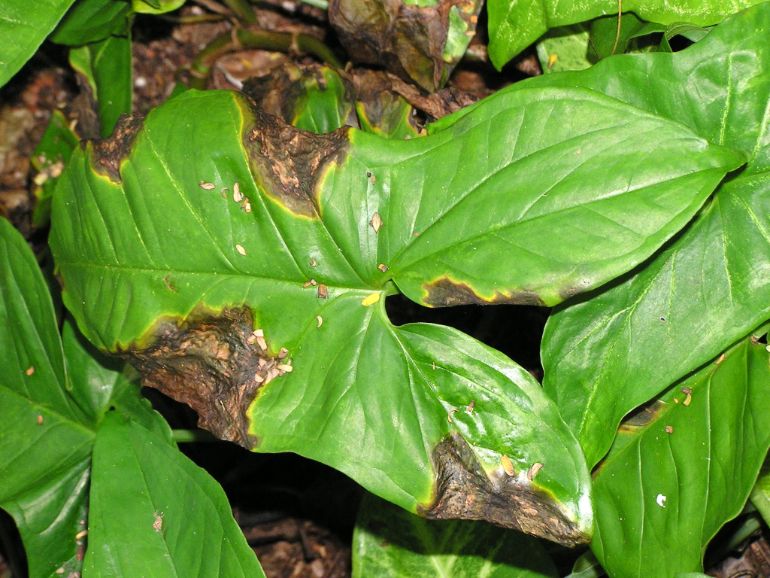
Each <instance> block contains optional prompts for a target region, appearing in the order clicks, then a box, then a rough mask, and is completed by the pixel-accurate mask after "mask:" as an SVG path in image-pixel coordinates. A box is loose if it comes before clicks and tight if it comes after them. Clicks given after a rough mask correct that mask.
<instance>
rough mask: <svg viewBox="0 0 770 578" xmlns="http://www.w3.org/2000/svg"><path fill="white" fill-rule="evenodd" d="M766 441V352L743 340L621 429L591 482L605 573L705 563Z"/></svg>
mask: <svg viewBox="0 0 770 578" xmlns="http://www.w3.org/2000/svg"><path fill="white" fill-rule="evenodd" d="M768 446H770V365H769V364H768V355H767V351H766V350H765V348H764V346H762V345H757V344H753V343H751V341H750V340H744V341H742V342H741V343H740V344H739V345H737V346H735V347H734V348H732V349H731V350H729V351H727V352H726V353H725V354H724V355H722V356H720V357H719V358H718V359H717V360H716V361H715V362H714V363H712V364H710V365H707V366H705V367H704V368H703V369H701V370H700V371H698V372H697V373H695V374H694V375H693V376H691V377H689V378H688V379H686V380H684V381H682V382H680V383H678V384H677V385H676V387H673V388H671V389H670V390H669V391H668V392H666V394H665V395H663V396H661V397H660V399H659V400H658V401H657V402H656V405H654V406H652V407H651V408H650V409H647V410H645V412H644V413H642V414H641V415H640V419H639V420H638V421H637V420H632V423H629V424H627V425H624V426H623V427H622V428H621V430H620V433H619V434H618V438H617V440H616V442H615V447H614V448H613V450H612V451H611V452H610V454H609V456H608V457H607V459H606V460H605V461H604V462H603V464H602V466H601V467H600V469H599V471H598V473H597V475H596V477H595V480H594V503H595V510H596V517H597V534H596V536H595V539H594V542H593V543H592V548H593V550H594V552H595V553H596V556H597V558H598V559H599V561H600V562H601V563H602V565H603V566H604V568H605V569H606V570H607V572H609V573H610V575H611V576H641V575H644V576H674V575H677V574H678V573H679V572H689V571H700V570H702V569H703V567H702V558H703V551H704V549H705V547H706V544H707V543H708V542H709V540H711V538H712V537H713V536H714V534H716V532H717V530H718V529H719V528H720V527H721V526H722V524H723V523H724V522H725V521H726V520H730V519H731V518H733V517H735V516H736V515H737V514H738V513H739V512H740V511H741V509H742V508H743V505H744V503H745V502H746V499H747V498H748V495H749V492H750V490H751V488H752V486H753V484H754V480H756V478H757V473H758V471H759V467H760V465H761V464H762V461H763V459H764V457H765V455H766V454H767V450H768ZM661 551H665V553H666V554H665V556H661V555H660V552H661Z"/></svg>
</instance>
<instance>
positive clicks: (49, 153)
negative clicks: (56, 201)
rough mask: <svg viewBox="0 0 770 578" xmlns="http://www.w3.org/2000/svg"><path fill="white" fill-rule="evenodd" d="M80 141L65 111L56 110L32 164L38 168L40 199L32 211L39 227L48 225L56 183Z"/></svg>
mask: <svg viewBox="0 0 770 578" xmlns="http://www.w3.org/2000/svg"><path fill="white" fill-rule="evenodd" d="M78 142H79V139H78V137H77V135H76V134H75V133H74V132H73V131H72V129H70V127H69V124H68V122H67V119H66V118H65V116H64V115H63V114H62V113H61V111H58V110H54V111H53V112H52V113H51V120H50V121H49V122H48V126H47V127H46V129H45V133H43V137H42V138H41V139H40V142H39V143H38V144H37V146H36V147H35V150H34V151H33V153H32V157H31V158H30V163H31V164H32V167H33V168H34V169H35V170H36V171H37V174H36V175H35V177H34V179H33V183H34V185H35V187H34V189H33V194H34V195H35V198H36V200H37V203H36V204H35V208H34V211H33V213H32V222H33V224H34V225H35V227H38V228H42V227H45V226H47V225H48V223H49V221H50V218H51V197H52V196H53V190H54V187H55V186H56V182H57V181H58V178H59V176H60V175H61V173H62V171H63V170H64V167H65V166H66V164H67V161H68V160H69V158H70V155H71V154H72V151H73V150H74V149H75V147H76V146H77V145H78Z"/></svg>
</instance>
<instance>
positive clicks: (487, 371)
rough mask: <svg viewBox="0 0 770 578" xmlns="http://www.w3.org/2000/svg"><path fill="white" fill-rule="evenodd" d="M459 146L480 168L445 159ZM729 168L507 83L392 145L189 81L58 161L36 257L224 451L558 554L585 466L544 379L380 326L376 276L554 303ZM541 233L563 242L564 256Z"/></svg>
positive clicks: (593, 279)
mask: <svg viewBox="0 0 770 578" xmlns="http://www.w3.org/2000/svg"><path fill="white" fill-rule="evenodd" d="M567 118H569V119H570V122H565V119H567ZM187 119H196V122H194V123H191V122H188V120H187ZM580 119H582V120H580ZM650 133H655V134H656V136H657V137H659V138H660V142H658V143H656V144H655V146H651V145H649V146H648V145H647V144H646V139H645V138H643V137H644V135H645V134H650ZM581 143H582V144H581ZM478 147H485V148H484V149H483V150H484V151H485V153H486V154H485V155H484V161H483V164H482V165H481V167H474V168H473V170H471V169H470V168H465V167H464V165H459V166H458V163H457V160H458V159H459V158H462V157H464V156H465V157H467V155H468V154H469V151H470V150H473V149H476V148H478ZM640 150H643V151H644V152H645V154H647V155H648V158H647V160H646V164H645V162H642V161H641V160H640V159H642V158H644V157H643V156H642V155H641V153H640ZM597 151H603V154H602V153H601V152H597ZM551 158H553V162H552V168H553V170H552V171H549V172H548V173H541V174H540V175H535V176H534V177H533V175H532V171H531V170H530V167H532V166H534V165H535V164H536V163H537V162H538V161H542V160H543V159H551ZM651 159H652V161H651ZM742 162H743V158H742V155H738V154H735V153H733V152H732V151H730V150H728V149H724V148H721V147H718V146H709V145H707V144H706V143H705V141H703V140H702V139H699V138H694V137H693V136H692V134H691V133H690V132H689V131H688V130H686V129H684V128H683V127H681V125H679V124H676V123H672V122H670V121H666V120H662V119H659V118H657V117H655V116H652V115H650V114H647V113H640V112H639V111H638V110H636V109H634V108H632V107H629V106H626V105H620V104H618V103H617V102H616V101H614V100H611V99H608V98H606V97H603V96H601V95H595V94H593V93H590V92H588V91H573V90H569V89H559V90H555V91H552V90H550V89H548V90H545V91H537V90H536V91H531V92H530V91H520V92H512V91H508V92H504V93H501V94H500V96H498V97H495V98H491V99H489V100H487V101H486V102H485V103H484V104H483V105H479V106H477V107H476V108H475V109H474V112H473V114H468V115H465V116H463V117H462V118H460V119H459V120H458V121H457V122H456V123H454V124H452V125H450V126H449V128H447V129H445V130H442V131H438V132H436V133H435V134H433V135H432V136H430V137H427V138H421V139H414V140H411V141H389V140H385V139H382V138H380V137H377V136H376V135H371V134H367V133H363V132H360V131H355V130H349V131H345V130H342V131H338V132H335V133H332V134H330V135H313V134H309V133H303V132H301V131H298V130H296V129H294V128H292V127H289V126H287V125H283V124H280V123H277V121H276V120H274V119H271V118H268V117H265V116H264V115H260V114H258V113H255V112H254V111H251V110H250V109H249V108H248V106H247V103H246V101H245V100H243V99H241V98H239V97H238V96H237V95H235V94H233V93H222V92H209V93H201V92H195V91H190V92H186V93H184V94H183V95H180V96H178V97H176V98H174V99H172V100H171V101H169V102H168V103H166V104H165V105H163V106H162V107H159V108H158V109H155V110H154V111H153V112H152V113H150V115H149V116H148V118H147V119H146V121H145V122H144V124H143V126H142V127H141V128H140V126H139V124H138V123H137V122H136V121H133V123H128V124H125V125H123V126H122V127H120V128H119V129H118V131H117V135H116V136H115V137H114V138H113V139H111V140H109V141H104V142H102V143H97V144H95V145H92V146H91V147H90V148H89V149H88V150H87V151H85V152H82V151H78V153H76V155H75V156H73V158H72V159H71V161H70V165H69V168H68V171H67V173H66V178H65V179H63V180H62V181H61V184H60V186H59V189H58V190H57V196H56V199H55V203H54V204H55V212H56V214H57V215H56V217H55V220H54V227H53V233H52V246H53V249H54V252H55V256H56V260H57V266H58V268H59V270H60V272H61V274H62V276H63V278H64V284H65V287H66V290H65V296H64V297H65V300H66V303H67V305H68V307H70V309H71V310H72V311H73V314H74V315H75V317H76V318H77V319H78V320H79V322H80V324H81V326H82V327H83V328H84V330H85V331H87V333H88V336H89V338H90V339H91V340H92V341H93V342H94V343H96V344H97V345H98V346H99V347H101V348H104V349H108V350H112V351H116V350H121V351H124V352H126V353H128V354H129V355H131V356H133V358H134V362H135V364H137V365H138V366H139V367H140V368H141V369H142V371H143V372H144V375H145V384H147V385H152V386H154V387H157V388H159V389H161V390H162V391H165V392H167V393H168V394H170V395H172V396H174V397H176V398H177V399H180V400H182V401H185V402H186V403H188V404H189V405H191V406H192V407H193V408H194V409H195V410H196V411H198V413H199V415H200V418H201V423H202V424H203V425H204V427H208V428H209V429H211V430H212V431H214V432H215V433H216V434H217V435H219V436H220V437H223V438H225V439H230V440H233V441H236V442H238V443H241V444H242V445H244V446H246V447H251V448H255V449H256V450H258V451H294V452H297V453H300V454H302V455H305V456H307V457H311V458H314V459H317V460H320V461H323V462H325V463H327V464H330V465H333V466H334V467H336V468H338V469H340V470H342V471H344V472H346V473H347V474H348V475H350V476H352V477H353V478H354V479H356V480H357V481H359V482H360V483H362V484H363V485H364V486H365V487H366V488H367V489H369V490H370V491H372V492H374V493H376V494H378V495H380V496H382V497H385V498H387V499H389V500H391V501H393V502H395V503H397V504H399V505H401V506H403V507H405V508H407V509H409V510H411V511H415V512H420V513H422V514H423V515H426V516H429V517H453V518H462V517H466V518H473V519H476V518H485V519H488V520H490V521H493V522H495V523H498V524H501V525H505V526H509V527H514V528H521V529H524V530H526V531H530V532H533V533H537V534H539V535H544V536H547V537H549V538H552V539H555V540H557V541H562V542H564V543H566V544H574V543H577V542H580V541H583V540H585V539H586V538H587V536H588V535H589V534H590V525H591V514H590V504H589V499H588V494H587V486H588V477H587V473H586V471H585V469H584V466H583V464H582V456H581V455H580V452H579V451H578V450H577V448H576V446H575V444H574V441H573V440H572V439H571V437H570V435H569V434H568V433H567V432H566V430H565V429H564V427H563V424H562V422H561V419H560V418H559V416H558V415H557V414H556V413H555V412H554V411H553V407H552V406H551V405H550V403H549V402H548V401H547V400H546V399H545V398H544V396H543V395H542V391H541V389H540V387H539V385H538V384H537V383H536V382H535V381H534V380H533V379H532V378H531V377H530V376H529V374H528V373H527V372H525V371H523V370H522V369H521V368H519V367H518V366H516V365H515V364H514V363H513V362H511V361H510V360H509V359H507V358H505V357H504V356H501V355H500V354H499V353H497V352H494V351H493V350H490V349H489V348H487V347H485V346H483V345H481V344H479V343H478V342H476V341H474V340H472V339H470V338H469V337H467V336H464V335H463V334H461V333H458V332H456V331H454V330H450V329H448V328H444V327H440V326H430V325H424V324H417V325H409V326H404V327H394V326H393V325H392V324H391V323H390V322H389V320H388V319H387V316H386V314H385V310H384V301H385V297H386V296H387V295H388V294H391V293H392V292H393V291H395V287H394V284H393V283H392V282H391V280H392V281H394V282H395V286H397V287H398V288H399V289H401V290H402V291H404V292H405V293H406V294H407V295H408V296H410V297H412V298H413V299H415V300H418V301H421V302H424V303H428V304H432V305H446V304H454V303H461V302H468V301H471V302H474V301H475V302H491V301H494V300H495V299H494V296H495V294H496V293H499V294H500V296H499V297H498V300H501V301H513V302H535V301H536V302H545V303H556V302H559V301H560V300H562V299H564V298H565V297H566V296H567V295H569V294H572V293H574V292H576V291H581V290H585V289H588V288H591V287H594V286H596V285H599V284H601V283H603V282H605V281H606V280H608V279H609V278H611V277H612V276H614V275H617V274H618V273H619V272H622V271H624V270H627V269H628V268H629V267H632V266H634V265H635V264H636V263H638V262H639V260H641V259H644V258H646V257H647V256H648V255H649V254H650V253H651V252H653V251H654V250H655V249H656V248H657V247H659V246H660V244H661V243H662V242H664V241H665V239H666V238H667V237H668V236H670V235H672V234H673V233H674V232H676V231H677V230H678V229H679V228H680V227H681V226H683V225H684V224H685V223H686V222H687V221H688V220H689V219H690V218H691V217H692V215H693V214H694V213H695V211H697V210H698V208H699V207H700V205H701V204H702V202H703V200H704V199H705V197H706V196H707V195H708V194H709V193H710V192H711V190H712V189H713V187H714V186H716V184H717V183H718V182H719V180H721V178H722V175H723V174H724V172H725V171H727V170H730V169H732V168H736V167H737V166H739V165H740V164H741V163H742ZM589 181H590V184H589ZM629 183H630V184H629ZM236 184H237V187H236ZM514 192H515V193H516V194H514ZM502 201H505V203H503V202H502ZM456 207H462V211H459V210H458V211H454V212H453V209H454V208H456ZM375 215H376V216H375ZM578 216H581V217H585V219H586V224H585V225H583V226H581V227H579V228H578V227H575V226H571V225H569V224H570V223H573V222H575V219H576V218H577V217H578ZM535 222H537V223H538V224H539V226H540V227H544V226H546V225H553V226H554V227H557V226H562V227H565V228H567V227H569V228H568V229H565V233H564V234H565V235H569V237H570V239H571V242H572V244H571V245H570V246H569V250H566V249H565V248H564V247H563V239H558V238H554V235H553V234H552V233H551V234H549V235H548V236H547V237H548V238H546V237H545V236H544V234H543V233H538V232H537V229H538V227H537V226H535V224H534V223H535ZM504 228H506V230H505V231H502V229H504ZM601 236H604V237H606V238H602V239H601V241H600V240H599V237H601ZM516 243H518V244H519V245H520V247H517V246H516ZM537 244H539V245H540V246H541V247H542V249H541V250H540V251H541V254H542V255H541V257H540V258H538V259H535V258H534V257H532V256H531V255H530V254H529V251H531V250H532V247H534V246H536V245H537ZM501 247H504V248H505V251H504V252H501V251H500V249H501ZM501 255H503V258H501ZM493 260H494V262H493ZM461 268H462V270H461ZM452 279H454V280H455V281H452ZM458 279H459V280H458ZM137 303H141V306H140V307H137V306H136V304H137ZM105 312H108V313H107V314H105ZM254 330H259V331H261V333H257V334H254V335H252V331H254ZM258 339H262V340H264V341H263V342H262V343H260V342H259V341H258ZM385 359H387V362H384V361H383V360H385ZM434 366H435V369H434ZM429 369H430V372H429V371H428V370H429ZM271 380H272V381H271ZM268 382H269V383H268ZM190 384H195V386H194V387H190ZM514 400H515V401H514ZM474 407H475V408H476V409H474ZM463 408H466V409H467V411H465V410H463ZM455 410H457V411H455ZM378 416H379V417H378ZM289 423H291V424H292V427H287V424H289ZM351 436H355V437H358V438H361V437H363V438H364V439H366V440H370V442H371V443H370V447H362V446H357V447H356V448H352V449H351V448H350V447H349V444H348V443H347V440H349V439H350V437H351ZM393 439H399V440H400V441H399V444H398V445H397V446H394V445H393V444H392V442H391V441H389V440H393ZM537 464H540V465H542V470H540V471H539V470H538V468H539V467H540V466H538V465H537ZM538 471H539V473H538ZM450 472H451V475H450ZM527 474H529V475H527ZM449 478H451V479H452V480H454V482H453V483H449V482H447V480H448V479H449ZM458 480H459V482H458ZM444 482H446V483H444ZM455 482H456V483H455ZM469 493H473V494H477V500H476V501H475V502H467V501H466V500H465V499H464V497H463V496H465V495H467V494H469Z"/></svg>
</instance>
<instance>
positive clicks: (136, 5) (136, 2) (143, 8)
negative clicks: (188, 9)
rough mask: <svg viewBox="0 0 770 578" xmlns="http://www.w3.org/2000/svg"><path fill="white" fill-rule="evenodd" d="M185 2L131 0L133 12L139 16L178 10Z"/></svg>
mask: <svg viewBox="0 0 770 578" xmlns="http://www.w3.org/2000/svg"><path fill="white" fill-rule="evenodd" d="M184 3H185V0H131V6H132V7H133V9H134V12H137V13H139V14H164V13H166V12H171V11H173V10H176V9H177V8H180V7H181V6H182V5H184Z"/></svg>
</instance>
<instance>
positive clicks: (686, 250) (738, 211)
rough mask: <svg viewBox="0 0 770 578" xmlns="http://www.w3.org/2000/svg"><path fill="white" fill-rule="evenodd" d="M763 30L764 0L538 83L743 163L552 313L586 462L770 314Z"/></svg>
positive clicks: (565, 405) (558, 371) (546, 354)
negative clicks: (650, 122)
mask: <svg viewBox="0 0 770 578" xmlns="http://www.w3.org/2000/svg"><path fill="white" fill-rule="evenodd" d="M768 28H770V4H768V3H766V4H763V5H761V6H757V7H755V8H752V9H750V10H748V11H746V12H743V13H741V14H739V15H737V16H735V17H733V18H732V19H730V20H729V21H727V22H725V23H724V24H722V25H721V26H719V27H717V28H716V29H715V30H713V31H712V32H711V33H710V34H709V35H708V36H707V37H706V38H705V39H704V40H703V41H701V42H699V43H698V44H696V45H694V46H693V47H691V48H689V49H687V50H685V51H682V52H679V53H676V54H648V55H639V56H634V57H632V56H619V57H615V58H610V59H607V60H605V61H602V62H601V63H599V64H598V65H596V66H595V67H593V68H592V69H590V70H587V71H584V72H578V73H568V74H558V75H557V74H554V75H550V77H549V78H548V79H545V78H544V79H543V80H544V81H545V82H546V83H547V84H548V85H551V84H557V85H568V86H576V85H577V86H585V87H587V88H591V89H593V90H597V91H601V92H604V93H606V94H608V95H610V96H612V97H614V98H617V99H619V100H622V101H625V102H628V103H629V104H631V105H634V106H636V107H639V108H641V109H644V110H647V111H655V112H656V113H658V114H661V115H664V116H667V117H669V118H671V119H678V120H679V121H680V122H683V123H686V124H687V125H688V126H690V127H691V128H692V129H693V130H695V131H697V132H698V133H699V134H701V135H702V136H703V137H704V138H707V139H709V140H711V141H712V142H717V143H721V144H726V145H728V146H731V147H734V148H735V149H737V150H742V151H744V152H745V153H746V155H747V156H748V158H749V159H750V161H749V164H748V166H747V167H746V168H745V169H744V171H743V172H742V173H741V174H740V175H738V176H735V177H734V178H732V179H730V180H728V181H726V182H725V184H723V185H722V186H721V187H720V188H719V189H718V191H717V194H716V196H715V197H714V198H713V199H712V200H711V201H710V202H709V204H708V206H707V207H706V208H705V209H704V210H703V211H702V212H701V213H700V214H699V215H698V218H697V219H696V221H695V222H694V223H692V224H691V225H690V226H689V227H688V228H687V229H686V230H685V231H684V233H683V234H682V235H681V236H680V237H679V238H677V239H676V240H675V242H673V243H671V244H670V245H669V246H668V247H667V248H666V249H665V251H663V252H661V253H660V254H658V255H657V256H656V257H655V258H654V259H653V260H651V261H650V262H649V263H648V264H646V265H645V266H644V267H643V268H641V269H639V271H638V272H636V273H635V274H634V275H632V276H629V277H628V278H627V279H625V280H623V281H622V282H620V283H617V284H616V285H615V286H614V287H612V288H610V289H608V290H606V291H604V292H602V293H599V294H598V295H596V296H594V297H592V298H591V299H588V300H585V301H583V302H578V303H576V304H575V305H572V306H570V307H566V308H564V309H562V310H560V311H558V312H557V313H556V314H555V315H554V316H553V317H552V318H551V319H550V320H549V322H548V325H547V327H546V333H545V337H544V339H543V364H544V367H545V382H544V385H545V388H546V391H547V392H548V393H549V394H550V395H551V396H552V397H553V398H554V399H555V400H556V402H557V403H558V405H559V408H560V410H561V413H562V415H563V416H564V418H565V420H566V421H567V423H568V424H569V425H570V427H571V428H572V430H573V431H574V432H575V434H576V435H577V436H578V439H579V440H580V443H581V445H582V447H583V450H584V452H585V453H586V457H587V459H588V462H589V464H591V465H593V464H595V463H596V462H597V461H598V460H599V459H601V457H602V456H603V455H604V454H605V453H606V451H607V449H608V448H609V446H610V444H611V442H612V437H613V435H614V428H613V427H608V424H618V423H619V422H620V420H621V418H622V417H623V415H625V414H626V413H627V412H629V411H630V410H632V409H633V408H634V407H636V406H638V405H639V404H641V403H644V402H645V401H647V400H648V399H650V398H652V397H654V396H655V395H657V394H658V393H659V392H660V391H662V390H663V389H665V388H666V387H668V385H670V384H671V383H673V382H674V381H676V380H677V379H679V378H681V377H683V376H684V375H686V374H687V373H689V372H690V371H692V370H693V369H696V368H697V367H699V366H700V365H702V364H703V363H706V362H707V361H708V360H709V359H712V358H713V357H715V356H716V355H718V354H719V352H720V351H722V350H723V349H724V347H725V345H726V344H729V343H732V342H734V341H735V340H737V339H740V338H741V337H743V336H745V335H747V334H748V333H749V332H750V331H751V330H752V329H754V328H755V327H757V326H758V325H760V324H761V323H762V322H763V321H765V320H767V319H768V318H769V317H770V218H768V215H770V146H768V144H769V143H770V133H769V132H768V125H769V124H770V109H768V107H767V103H768V100H769V99H770V72H769V71H770V45H768V43H767V38H766V31H767V30H768ZM618 79H622V81H618ZM672 79H678V81H674V80H672ZM538 84H539V83H538Z"/></svg>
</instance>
